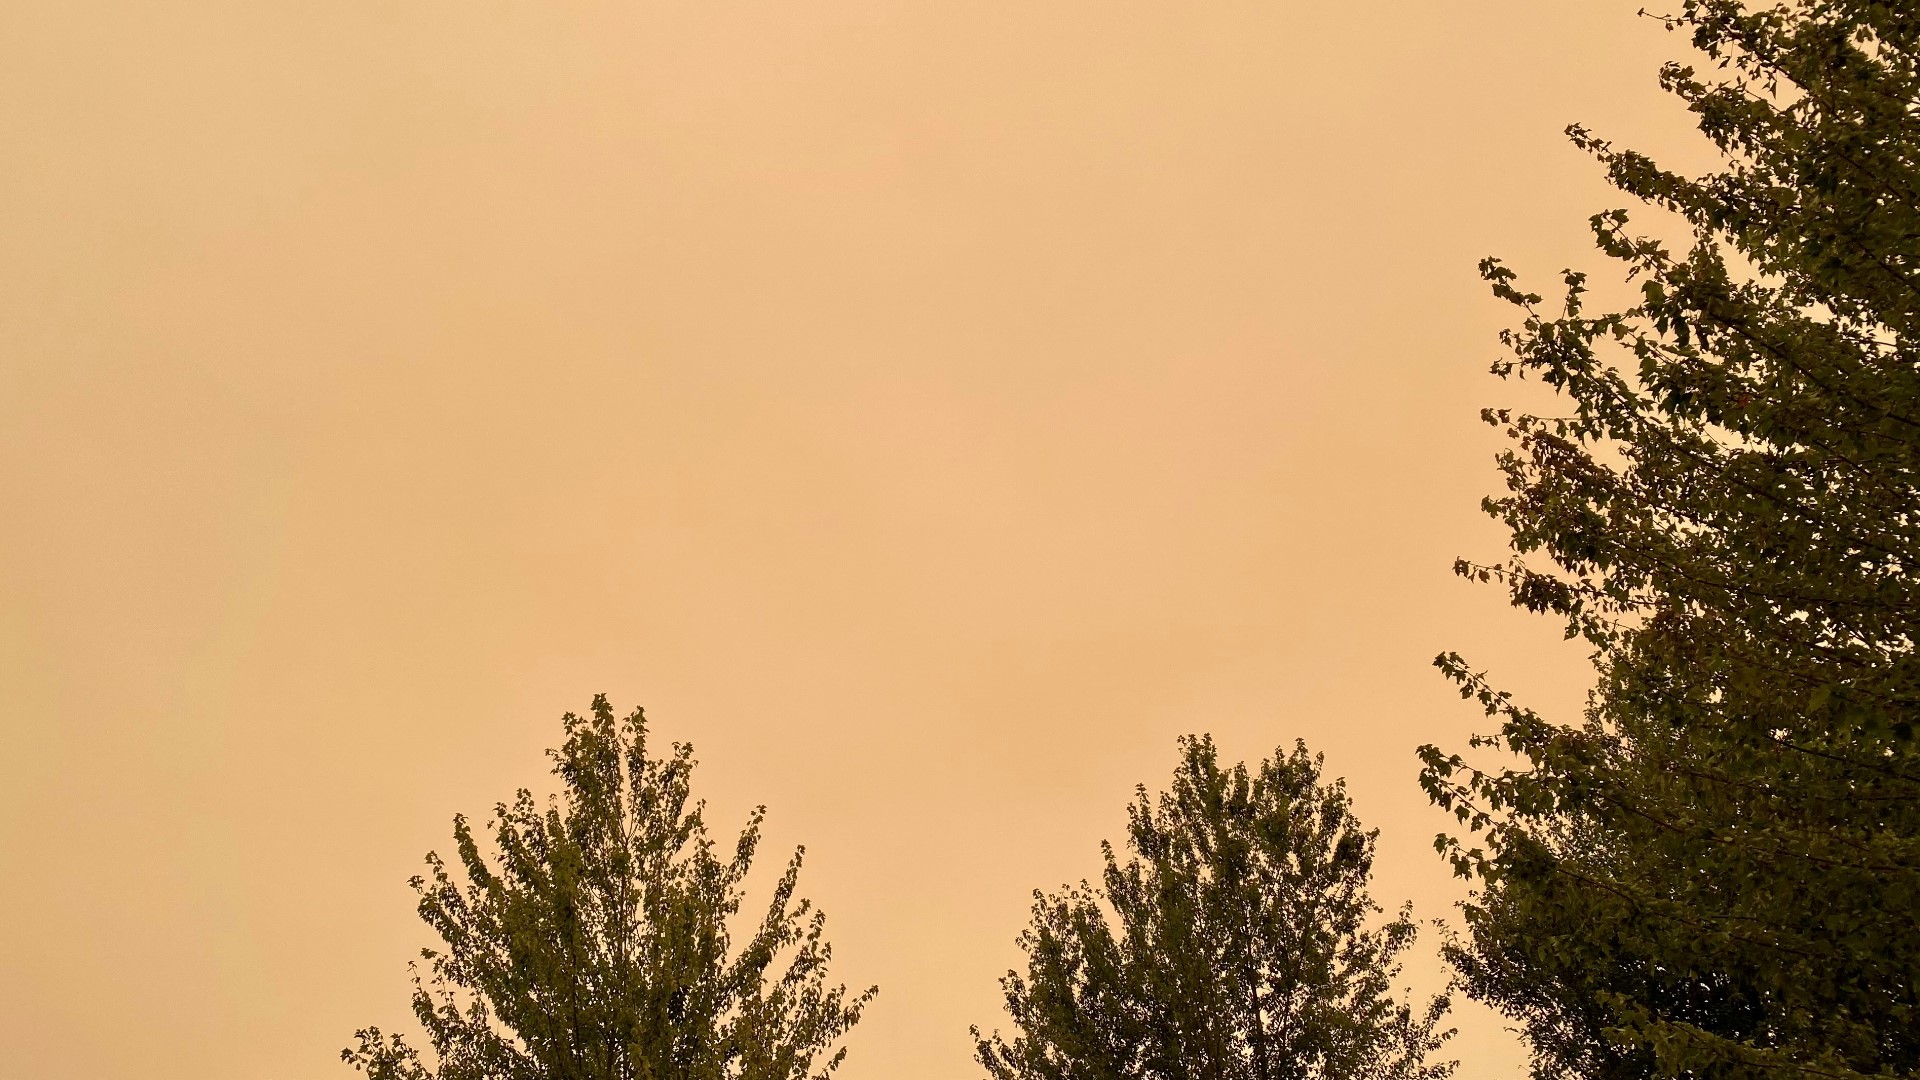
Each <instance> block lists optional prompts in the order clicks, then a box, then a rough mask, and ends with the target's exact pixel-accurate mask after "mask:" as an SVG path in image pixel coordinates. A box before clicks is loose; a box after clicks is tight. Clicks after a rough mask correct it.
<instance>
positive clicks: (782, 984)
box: [342, 696, 875, 1080]
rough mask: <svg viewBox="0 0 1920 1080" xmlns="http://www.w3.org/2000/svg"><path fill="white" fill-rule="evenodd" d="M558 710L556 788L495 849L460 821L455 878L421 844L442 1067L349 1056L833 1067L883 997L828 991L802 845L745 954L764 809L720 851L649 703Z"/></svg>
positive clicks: (384, 1049) (549, 1079)
mask: <svg viewBox="0 0 1920 1080" xmlns="http://www.w3.org/2000/svg"><path fill="white" fill-rule="evenodd" d="M563 723H564V726H565V732H566V740H565V743H564V744H563V745H562V747H561V748H560V749H559V750H558V751H549V755H550V756H551V757H552V758H553V760H554V772H555V774H556V775H557V776H559V777H560V780H561V783H562V788H563V790H562V794H561V795H560V797H559V798H557V799H551V800H549V801H548V803H547V805H546V806H545V808H544V809H543V808H541V807H540V806H539V805H538V804H536V802H535V800H534V798H533V796H532V795H531V794H529V793H528V792H527V791H526V790H524V789H523V790H521V791H520V792H519V793H518V795H517V797H516V798H515V800H514V802H513V803H512V804H510V805H509V804H506V803H501V804H499V805H498V806H497V807H496V808H495V810H494V819H493V822H492V838H493V845H492V846H493V848H494V852H493V854H491V855H489V854H488V853H485V852H483V851H482V848H481V845H480V842H479V841H478V840H477V839H476V838H475V836H474V834H473V830H472V829H471V827H470V826H469V825H468V823H467V821H466V819H465V818H464V817H456V818H454V842H455V846H456V849H457V851H458V859H459V863H458V865H459V869H460V871H461V872H462V873H460V874H458V875H457V874H456V873H455V871H453V870H452V869H450V868H449V867H448V866H447V864H446V863H445V862H444V861H443V860H442V859H441V858H440V857H439V856H438V855H435V854H429V855H428V856H427V865H428V866H429V868H430V870H431V874H430V875H429V876H427V877H416V878H414V879H413V882H412V884H413V887H414V890H415V891H416V892H417V893H418V894H419V896H420V905H419V910H420V917H421V918H422V919H424V920H425V921H426V922H427V924H428V925H429V926H431V927H433V929H434V931H435V933H437V934H438V935H439V937H440V939H441V941H442V942H443V944H442V946H441V947H440V948H437V949H426V950H423V951H422V954H421V955H422V957H423V959H424V960H425V961H426V963H427V966H428V975H427V977H426V978H425V979H423V978H422V977H421V975H420V973H419V972H418V970H416V973H415V976H414V991H413V1013H414V1017H415V1019H416V1020H418V1022H419V1024H420V1026H421V1028H423V1029H424V1030H425V1032H426V1035H427V1038H428V1040H429V1042H430V1043H431V1045H432V1051H433V1052H432V1055H431V1058H432V1064H431V1065H429V1064H428V1063H427V1062H426V1061H424V1060H423V1059H422V1056H421V1055H420V1054H419V1053H418V1052H417V1051H416V1050H415V1049H414V1048H413V1047H411V1046H409V1045H408V1044H407V1043H406V1042H405V1041H404V1040H403V1039H402V1038H400V1037H399V1036H394V1035H387V1034H383V1033H382V1032H381V1031H380V1029H378V1028H367V1029H365V1030H363V1031H361V1032H360V1033H359V1036H358V1046H357V1047H356V1048H353V1049H349V1050H347V1051H344V1052H343V1054H342V1056H343V1057H344V1058H345V1059H346V1060H347V1061H349V1062H351V1063H352V1064H353V1065H355V1066H356V1067H357V1068H359V1069H361V1070H362V1071H364V1072H366V1073H367V1074H368V1076H369V1077H372V1078H374V1080H428V1078H438V1080H823V1078H825V1077H826V1076H828V1075H829V1074H831V1073H832V1072H833V1071H834V1069H835V1068H836V1067H837V1066H838V1065H839V1064H840V1062H841V1060H842V1059H843V1058H844V1056H845V1054H846V1049H845V1048H844V1047H841V1048H840V1049H839V1050H837V1051H834V1052H832V1053H831V1054H829V1053H828V1051H829V1049H830V1048H831V1047H832V1046H833V1044H834V1043H836V1042H838V1041H839V1040H840V1038H841V1037H842V1036H843V1035H845V1034H846V1033H847V1032H848V1030H849V1029H851V1028H852V1027H853V1025H854V1024H855V1023H856V1022H857V1021H858V1020H859V1018H860V1013H861V1010H862V1008H863V1007H864V1006H865V1005H866V1003H867V1001H868V1000H869V999H870V998H871V997H872V996H873V994H874V992H875V991H874V990H872V989H869V990H867V991H866V992H865V993H863V994H860V995H857V996H854V997H852V998H849V997H848V996H847V995H846V991H845V988H844V987H829V986H828V985H827V983H826V978H827V965H828V962H829V960H830V959H831V957H832V948H831V947H830V946H829V945H828V944H827V943H826V942H825V941H824V940H823V938H822V932H823V929H824V922H825V916H824V915H823V914H821V913H819V912H817V911H813V910H812V908H811V906H810V904H809V903H808V902H807V901H806V900H801V899H796V897H795V892H794V890H795V885H796V882H797V880H798V876H799V872H800V862H801V854H802V852H801V851H796V852H795V853H794V855H793V858H792V859H791V860H790V861H789V862H788V863H787V867H786V871H785V873H784V874H783V875H781V877H780V878H779V880H778V882H777V883H776V884H775V886H774V889H773V896H772V898H771V900H770V901H769V902H768V904H767V906H766V909H765V913H764V914H763V915H762V916H761V917H760V919H759V921H758V923H757V925H752V926H751V933H750V934H749V935H747V937H746V940H745V941H744V942H743V943H742V944H741V946H740V947H739V948H738V949H736V948H735V947H734V941H733V934H734V931H735V929H736V923H737V922H738V920H737V918H736V916H737V915H738V914H739V912H740V909H741V904H742V902H743V900H744V899H745V892H744V889H743V887H742V883H743V880H744V879H745V877H746V876H747V873H748V870H749V869H750V867H751V866H752V863H753V859H754V854H755V851H756V849H757V848H758V845H759V840H760V824H761V820H762V818H763V816H764V814H765V808H764V807H762V808H759V809H756V810H755V811H754V812H753V815H752V817H751V818H750V820H749V821H748V823H747V826H746V829H745V830H744V831H743V832H742V833H741V834H740V837H739V839H738V840H737V841H736V842H735V844H734V846H733V850H732V851H731V852H730V853H722V852H719V851H717V850H716V848H715V845H714V844H713V842H712V841H710V840H709V839H708V838H707V831H706V824H705V821H704V820H703V816H702V813H703V809H704V804H702V803H699V802H693V801H691V791H690V781H691V778H692V773H693V766H694V761H693V756H692V755H693V750H692V747H690V746H687V745H684V744H679V743H676V744H674V746H673V749H672V752H671V753H670V754H669V755H667V756H665V757H650V756H648V753H647V734H648V733H647V724H646V720H645V717H644V715H643V713H642V712H641V711H640V710H638V709H636V710H634V712H633V713H632V714H631V715H629V716H627V717H626V718H625V719H623V720H616V719H615V717H614V713H613V708H612V706H610V705H608V704H607V700H606V698H605V697H604V696H596V697H595V698H594V699H593V708H592V710H591V711H590V712H589V713H588V715H586V716H584V717H581V716H576V715H574V714H572V713H568V714H567V715H566V716H565V718H564V720H563ZM462 878H464V880H461V879H462Z"/></svg>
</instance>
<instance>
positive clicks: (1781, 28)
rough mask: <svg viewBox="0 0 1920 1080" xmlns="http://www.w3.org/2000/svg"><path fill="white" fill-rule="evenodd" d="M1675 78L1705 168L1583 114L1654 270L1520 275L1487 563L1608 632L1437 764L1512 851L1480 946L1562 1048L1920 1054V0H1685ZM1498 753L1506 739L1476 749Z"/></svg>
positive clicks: (1719, 1069) (1634, 1058)
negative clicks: (1509, 401) (1674, 220)
mask: <svg viewBox="0 0 1920 1080" xmlns="http://www.w3.org/2000/svg"><path fill="white" fill-rule="evenodd" d="M1665 22H1666V24H1667V26H1668V28H1669V29H1672V30H1679V31H1682V32H1684V33H1686V34H1687V35H1688V37H1689V38H1690V40H1691V43H1692V45H1693V46H1694V47H1695V48H1696V49H1697V50H1698V52H1699V53H1700V55H1701V57H1702V59H1700V60H1699V61H1697V63H1696V64H1695V65H1691V66H1690V65H1687V64H1679V63H1675V64H1670V65H1668V66H1666V67H1665V68H1664V69H1663V71H1662V73H1661V81H1662V84H1663V85H1664V86H1665V87H1666V88H1667V89H1668V90H1669V91H1671V92H1672V93H1674V94H1676V95H1678V97H1679V98H1680V99H1681V100H1682V101H1683V102H1685V104H1686V106H1687V107H1688V108H1689V109H1690V110H1691V111H1692V113H1693V115H1694V117H1695V119H1696V121H1697V123H1698V127H1699V129H1700V131H1701V132H1702V133H1704V134H1705V135H1706V137H1707V138H1708V139H1709V140H1711V142H1712V144H1713V146H1714V147H1715V148H1716V149H1717V150H1718V152H1719V154H1720V155H1721V160H1722V164H1721V166H1720V167H1719V168H1718V170H1717V171H1714V172H1711V173H1709V174H1708V175H1704V176H1700V177H1687V176H1683V175H1680V174H1678V173H1675V172H1673V171H1670V170H1668V169H1665V168H1662V167H1661V166H1660V165H1658V164H1657V163H1656V162H1654V161H1653V160H1651V159H1649V158H1648V157H1646V156H1644V155H1642V154H1639V153H1635V152H1633V151H1630V150H1625V149H1620V148H1617V147H1615V146H1614V145H1612V144H1611V143H1609V142H1607V141H1605V140H1603V139H1601V138H1599V137H1598V136H1596V135H1594V134H1593V133H1591V132H1588V131H1586V130H1583V129H1580V128H1577V127H1576V128H1573V129H1571V130H1570V133H1571V135H1572V137H1573V139H1574V141H1575V142H1576V143H1577V144H1578V145H1579V146H1581V147H1583V148H1584V149H1586V150H1588V151H1589V152H1591V153H1592V154H1593V155H1594V156H1595V157H1596V158H1597V159H1598V160H1599V162H1600V163H1601V164H1602V165H1603V167H1604V168H1605V169H1606V172H1607V175H1608V177H1609V178H1610V179H1611V181H1612V182H1613V183H1614V184H1615V185H1616V186H1617V187H1618V188H1619V189H1621V190H1622V191H1624V192H1626V193H1628V194H1631V195H1633V196H1635V197H1637V198H1639V199H1642V200H1645V201H1646V202H1648V203H1651V204H1653V205H1655V206H1658V207H1662V208H1665V209H1666V210H1669V211H1673V212H1674V213H1676V214H1678V215H1679V216H1680V217H1681V218H1684V220H1685V221H1686V222H1687V223H1688V224H1689V225H1690V226H1691V232H1692V236H1691V238H1690V241H1689V244H1688V246H1687V248H1686V249H1685V250H1684V251H1678V252H1676V251H1673V250H1670V249H1669V248H1668V247H1666V246H1665V245H1663V244H1662V243H1661V242H1659V241H1658V240H1656V239H1653V238H1649V237H1645V236H1640V235H1636V234H1635V233H1634V232H1633V231H1632V230H1631V229H1630V226H1629V222H1628V217H1627V214H1626V213H1625V212H1624V211H1613V212H1609V213H1604V214H1601V215H1598V216H1597V217H1595V218H1594V219H1593V225H1594V231H1595V233H1596V236H1597V238H1598V241H1599V246H1600V248H1601V249H1602V250H1603V251H1604V252H1605V254H1606V255H1607V256H1609V257H1611V258H1612V259H1614V260H1617V261H1618V262H1619V264H1621V268H1622V270H1623V271H1624V275H1625V276H1626V278H1627V279H1628V280H1629V281H1631V282H1633V283H1635V284H1637V285H1638V288H1639V294H1638V302H1637V303H1634V304H1632V305H1631V306H1624V307H1623V308H1622V309H1620V310H1615V311H1607V312H1600V313H1595V312H1592V311H1589V310H1588V295H1587V291H1586V278H1585V277H1584V275H1582V274H1579V273H1574V272H1571V271H1570V272H1568V273H1567V274H1566V276H1565V279H1564V285H1565V289H1564V294H1563V299H1562V301H1561V302H1560V306H1559V310H1558V311H1548V310H1545V309H1544V307H1543V305H1544V301H1543V300H1542V298H1541V297H1540V296H1538V295H1534V294H1532V293H1529V292H1526V291H1525V290H1524V289H1523V288H1522V287H1521V286H1520V285H1519V283H1518V279H1517V277H1516V275H1515V274H1514V272H1513V271H1511V270H1509V269H1508V268H1506V267H1505V266H1503V265H1501V264H1500V263H1498V262H1496V261H1493V260H1488V261H1487V262H1486V263H1484V264H1483V265H1482V271H1483V274H1484V275H1485V277H1486V278H1487V280H1488V281H1489V282H1490V283H1491V284H1492V286H1493V289H1494V292H1495V293H1496V294H1497V295H1499V296H1501V297H1503V298H1505V299H1506V300H1508V301H1510V302H1512V303H1513V304H1515V305H1516V306H1517V307H1518V308H1519V309H1520V316H1519V318H1520V320H1521V321H1520V325H1519V326H1518V327H1517V328H1515V329H1513V330H1510V331H1508V332H1507V333H1506V334H1505V335H1503V340H1504V341H1505V342H1506V344H1507V345H1508V346H1509V348H1510V356H1509V358H1508V359H1505V360H1502V361H1501V362H1500V363H1499V364H1497V365H1496V366H1495V373H1496V374H1498V375H1500V376H1502V377H1509V376H1512V377H1521V378H1524V377H1527V376H1534V377H1537V378H1539V379H1541V380H1543V381H1544V382H1545V383H1546V384H1547V385H1548V386H1550V387H1552V388H1553V389H1554V390H1555V391H1556V392H1557V393H1558V395H1559V397H1560V398H1561V399H1562V400H1564V401H1565V402H1566V408H1565V409H1564V410H1563V411H1564V412H1565V413H1566V415H1563V416H1558V417H1542V416H1533V415H1524V414H1520V413H1516V412H1512V411H1507V410H1491V411H1489V412H1488V413H1487V414H1486V418H1487V419H1488V420H1489V422H1491V423H1493V424H1495V425H1497V426H1499V427H1501V428H1503V429H1504V430H1505V431H1506V433H1507V434H1508V436H1509V437H1510V438H1511V439H1512V448H1511V450H1510V451H1509V452H1508V453H1506V454H1504V455H1503V456H1502V459H1501V467H1502V470H1503V471H1504V473H1505V477H1506V482H1507V492H1506V494H1505V495H1503V496H1501V497H1498V498H1494V499H1490V500H1488V502H1487V508H1488V510H1489V512H1490V513H1492V514H1493V515H1494V516H1495V517H1497V518H1499V519H1500V520H1501V521H1503V522H1504V523H1505V524H1506V525H1507V527H1508V528H1509V530H1510V532H1511V543H1512V547H1513V555H1512V557H1511V558H1510V559H1509V560H1508V561H1506V562H1505V563H1503V564H1500V565H1493V566H1485V565H1474V564H1466V563H1463V564H1461V565H1460V566H1459V567H1458V569H1459V570H1460V572H1462V573H1463V574H1466V575H1468V576H1470V577H1474V578H1477V579H1479V580H1482V581H1488V580H1497V581H1499V582H1502V583H1504V584H1505V586H1506V587H1507V588H1508V589H1509V590H1510V593H1511V598H1512V601H1513V603H1514V604H1515V605H1517V606H1520V607H1523V608H1526V609H1529V610H1532V611H1538V612H1547V613H1551V614H1553V615H1555V616H1558V617H1559V618H1561V619H1563V620H1564V622H1565V626H1566V630H1567V633H1568V636H1569V637H1583V638H1584V639H1585V640H1586V641H1587V642H1589V643H1590V644H1591V646H1592V647H1593V649H1594V652H1595V660H1596V665H1597V669H1598V675H1599V678H1598V681H1597V684H1596V688H1595V690H1594V691H1593V693H1592V695H1591V697H1590V699H1589V706H1588V710H1587V715H1586V717H1585V719H1584V722H1583V723H1581V724H1579V725H1577V726H1563V725H1559V724H1554V723H1550V722H1548V721H1547V720H1546V719H1545V718H1543V717H1541V716H1539V715H1537V714H1535V713H1534V712H1532V711H1530V710H1527V709H1525V708H1523V707H1520V706H1519V705H1518V704H1516V703H1515V702H1514V701H1513V700H1512V699H1511V698H1510V697H1509V696H1508V695H1506V694H1505V693H1503V692H1501V691H1499V690H1498V689H1497V688H1496V687H1494V686H1493V685H1491V684H1490V683H1489V682H1488V681H1487V679H1486V678H1485V677H1484V676H1483V675H1482V674H1480V673H1477V672H1475V671H1473V670H1472V669H1471V668H1469V667H1468V666H1467V664H1466V663H1465V661H1463V660H1462V659H1461V658H1460V657H1458V656H1456V655H1452V654H1449V655H1446V656H1443V657H1441V659H1440V664H1441V666H1442V667H1443V668H1444V669H1445V670H1446V671H1447V672H1448V673H1449V674H1450V675H1451V676H1452V677H1453V678H1455V679H1456V680H1458V682H1459V684H1460V686H1461V688H1462V692H1463V694H1464V695H1466V696H1469V697H1472V698H1475V699H1477V700H1478V701H1479V702H1480V703H1481V704H1482V705H1483V706H1484V707H1485V708H1486V710H1487V712H1488V714H1489V715H1492V716H1497V717H1498V718H1499V720H1500V730H1499V732H1498V734H1497V735H1495V736H1492V737H1489V738H1485V739H1480V740H1476V741H1475V743H1474V745H1475V746H1477V747H1485V746H1494V747H1498V748H1501V749H1504V750H1507V751H1510V752H1512V753H1515V754H1518V755H1520V756H1521V757H1522V758H1523V759H1524V761H1522V762H1520V763H1518V764H1517V766H1489V767H1485V768H1481V767H1476V766H1475V765H1474V764H1473V763H1472V762H1470V761H1469V760H1467V759H1466V758H1465V757H1463V756H1462V755H1458V754H1448V753H1443V752H1442V751H1440V750H1438V749H1436V748H1433V747H1426V748H1424V749H1423V751H1422V753H1423V756H1424V758H1425V763H1426V769H1425V772H1424V775H1423V782H1424V783H1425V785H1426V786H1427V789H1428V791H1429V793H1430V794H1431V796H1432V797H1433V798H1434V799H1435V800H1436V801H1437V802H1438V803H1440V804H1441V805H1442V806H1444V807H1446V808H1448V809H1450V810H1452V811H1453V812H1454V813H1455V814H1456V816H1457V818H1458V820H1459V822H1460V823H1461V824H1462V826H1463V831H1462V833H1461V834H1459V835H1456V836H1451V837H1448V836H1443V837H1442V838H1441V840H1440V845H1441V847H1442V850H1443V851H1444V852H1446V853H1448V854H1450V856H1451V857H1452V858H1453V860H1454V864H1455V867H1456V869H1457V871H1458V872H1460V873H1461V874H1463V875H1468V876H1472V877H1474V878H1476V879H1477V880H1478V882H1479V886H1480V888H1479V891H1478V893H1477V897H1476V900H1475V901H1474V903H1472V904H1470V905H1469V906H1468V909H1467V917H1468V924H1469V934H1468V937H1467V938H1466V939H1465V940H1464V941H1462V942H1460V943H1458V945H1457V947H1456V948H1455V949H1454V957H1455V960H1456V962H1457V963H1458V965H1459V967H1460V970H1461V973H1462V976H1463V977H1464V979H1465V981H1466V983H1467V986H1468V988H1469V989H1470V991H1471V992H1472V993H1474V994H1475V995H1476V996H1479V997H1482V998H1484V999H1487V1000H1489V1001H1491V1002H1493V1003H1494V1004H1496V1005H1498V1006H1500V1007H1502V1008H1503V1009H1505V1010H1506V1011H1508V1013H1509V1014H1510V1015H1513V1016H1515V1017H1517V1018H1519V1019H1521V1020H1522V1021H1524V1023H1525V1025H1526V1031H1527V1034H1528V1036H1529V1038H1530V1039H1531V1040H1532V1044H1533V1048H1534V1050H1535V1054H1536V1071H1537V1072H1538V1073H1539V1074H1541V1075H1574V1076H1591V1077H1614V1076H1621V1077H1626V1076H1673V1077H1680V1076H1714V1077H1746V1076H1760V1075H1764V1074H1776V1073H1780V1072H1796V1073H1805V1074H1810V1075H1817V1076H1821V1077H1831V1078H1836V1080H1839V1078H1851V1077H1863V1076H1911V1075H1913V1073H1914V1072H1915V1070H1916V1068H1920V1012H1916V1007H1917V1006H1920V750H1917V749H1916V745H1915V740H1914V724H1915V720H1916V718H1917V717H1920V658H1916V655H1915V645H1916V642H1920V625H1917V624H1920V580H1917V579H1916V574H1915V571H1916V568H1917V567H1920V497H1917V492H1916V478H1917V477H1920V472H1917V470H1920V338H1917V337H1916V334H1920V66H1917V64H1920V8H1916V7H1914V6H1913V5H1911V4H1890V3H1870V2H1861V0H1832V2H1786V3H1780V4H1777V5H1775V6H1770V7H1751V6H1748V5H1745V4H1742V3H1739V2H1736V0H1684V2H1682V3H1680V4H1679V5H1678V11H1677V12H1676V13H1674V14H1672V15H1670V16H1667V17H1665ZM1475 760H1476V761H1478V760H1480V759H1478V758H1475Z"/></svg>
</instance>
